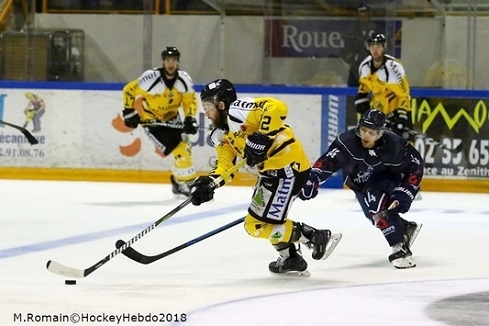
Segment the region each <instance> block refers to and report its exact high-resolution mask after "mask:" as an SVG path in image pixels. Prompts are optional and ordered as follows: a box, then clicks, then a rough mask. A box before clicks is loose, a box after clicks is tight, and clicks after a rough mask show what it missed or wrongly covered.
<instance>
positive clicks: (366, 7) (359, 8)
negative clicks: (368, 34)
mask: <svg viewBox="0 0 489 326" xmlns="http://www.w3.org/2000/svg"><path fill="white" fill-rule="evenodd" d="M369 10H370V6H369V5H368V3H359V4H358V5H357V11H369Z"/></svg>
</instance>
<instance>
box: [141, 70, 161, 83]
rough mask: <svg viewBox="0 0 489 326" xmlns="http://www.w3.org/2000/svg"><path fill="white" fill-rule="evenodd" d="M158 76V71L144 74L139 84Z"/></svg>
mask: <svg viewBox="0 0 489 326" xmlns="http://www.w3.org/2000/svg"><path fill="white" fill-rule="evenodd" d="M157 77H158V73H157V72H156V71H152V72H150V73H148V74H145V75H144V76H142V77H141V78H139V79H138V84H140V85H141V84H144V83H145V82H147V81H148V80H151V79H153V78H157Z"/></svg>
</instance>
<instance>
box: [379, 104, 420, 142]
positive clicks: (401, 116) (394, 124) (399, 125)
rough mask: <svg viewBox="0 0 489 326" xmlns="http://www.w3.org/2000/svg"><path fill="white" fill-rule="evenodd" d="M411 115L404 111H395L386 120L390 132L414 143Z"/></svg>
mask: <svg viewBox="0 0 489 326" xmlns="http://www.w3.org/2000/svg"><path fill="white" fill-rule="evenodd" d="M410 116H411V114H410V113H408V112H407V111H406V110H403V109H397V110H395V111H394V112H392V113H391V114H389V115H388V116H387V117H386V118H387V120H388V121H389V126H390V128H391V129H392V131H393V132H394V133H396V134H398V135H399V136H401V137H402V138H404V139H406V140H408V141H414V138H415V137H414V134H413V123H412V121H411V119H410Z"/></svg>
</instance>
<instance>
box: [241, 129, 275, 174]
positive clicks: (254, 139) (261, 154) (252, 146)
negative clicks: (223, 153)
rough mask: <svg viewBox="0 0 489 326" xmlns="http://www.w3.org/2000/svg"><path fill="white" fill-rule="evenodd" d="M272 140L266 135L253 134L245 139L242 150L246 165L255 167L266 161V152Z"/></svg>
mask: <svg viewBox="0 0 489 326" xmlns="http://www.w3.org/2000/svg"><path fill="white" fill-rule="evenodd" d="M272 142H273V140H272V139H270V137H268V136H267V135H264V134H261V133H259V132H255V133H253V134H252V135H249V136H248V138H246V146H245V149H244V153H245V157H246V164H247V165H249V166H255V165H256V164H258V163H261V162H263V161H265V160H266V159H267V152H268V149H269V148H270V146H272Z"/></svg>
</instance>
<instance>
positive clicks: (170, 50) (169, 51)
mask: <svg viewBox="0 0 489 326" xmlns="http://www.w3.org/2000/svg"><path fill="white" fill-rule="evenodd" d="M166 57H177V58H178V59H179V60H180V51H178V49H177V48H176V47H174V46H167V47H166V48H165V49H164V50H163V51H161V59H163V60H165V58H166Z"/></svg>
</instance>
